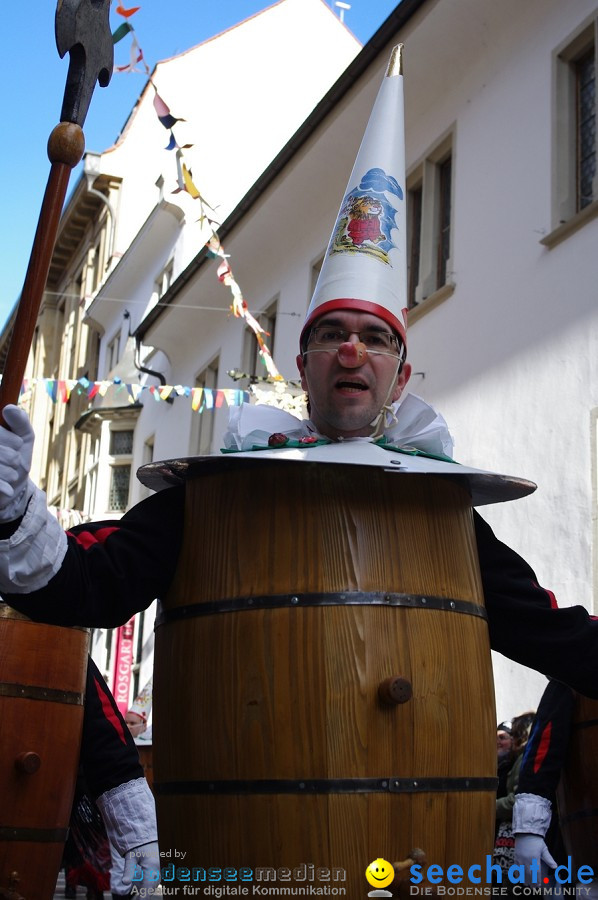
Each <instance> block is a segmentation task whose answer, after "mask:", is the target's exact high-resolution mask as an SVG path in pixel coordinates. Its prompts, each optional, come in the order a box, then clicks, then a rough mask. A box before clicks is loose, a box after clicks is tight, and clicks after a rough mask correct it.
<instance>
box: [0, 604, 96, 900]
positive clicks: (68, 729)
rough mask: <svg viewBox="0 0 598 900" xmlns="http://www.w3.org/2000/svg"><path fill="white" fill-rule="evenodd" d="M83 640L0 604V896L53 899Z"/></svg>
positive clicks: (67, 805)
mask: <svg viewBox="0 0 598 900" xmlns="http://www.w3.org/2000/svg"><path fill="white" fill-rule="evenodd" d="M87 640H88V635H87V631H85V629H82V628H58V627H56V626H53V625H38V624H36V623H34V622H31V621H30V620H29V619H27V618H26V617H25V616H22V615H20V613H17V612H15V611H14V610H12V609H10V607H7V606H6V605H5V604H0V722H1V723H2V728H1V732H0V742H1V750H0V797H1V798H2V799H1V802H0V897H4V896H18V895H21V896H23V897H25V898H26V900H50V898H52V897H53V896H54V889H55V887H56V879H57V877H58V872H59V870H60V862H61V859H62V851H63V846H64V842H65V839H66V835H67V829H68V824H69V817H70V813H71V804H72V801H73V792H74V788H75V778H76V774H77V767H78V763H79V749H80V740H81V728H82V723H83V698H84V690H85V676H86V671H87ZM11 889H12V890H14V891H15V892H16V893H15V894H14V895H11V894H10V893H9V891H10V890H11Z"/></svg>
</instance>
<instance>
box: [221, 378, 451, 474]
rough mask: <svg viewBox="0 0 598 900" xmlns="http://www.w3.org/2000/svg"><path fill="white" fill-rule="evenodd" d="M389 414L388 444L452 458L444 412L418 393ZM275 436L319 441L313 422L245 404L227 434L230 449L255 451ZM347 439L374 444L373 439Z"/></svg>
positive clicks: (403, 399)
mask: <svg viewBox="0 0 598 900" xmlns="http://www.w3.org/2000/svg"><path fill="white" fill-rule="evenodd" d="M391 410H392V413H387V414H386V427H385V429H384V437H385V439H386V443H389V444H392V445H393V446H394V447H398V448H400V449H403V450H419V451H421V452H423V453H429V454H431V455H432V456H448V457H451V458H452V454H453V439H452V437H451V435H450V432H449V430H448V426H447V424H446V422H445V420H444V418H443V417H442V416H441V415H440V413H438V412H436V410H435V409H434V408H433V407H432V406H430V404H429V403H426V401H425V400H422V399H421V397H418V396H416V395H415V394H404V395H403V396H402V397H401V398H400V399H399V400H397V401H396V403H394V404H393V405H392V407H391ZM273 434H282V435H284V436H285V437H287V438H288V439H289V440H291V441H302V442H305V443H308V441H306V440H305V439H308V438H312V439H313V438H315V439H317V438H319V437H320V435H318V433H317V431H316V429H315V428H314V425H313V423H312V422H310V420H309V419H298V418H297V417H296V416H294V415H292V414H291V413H288V412H285V411H284V410H282V409H277V408H276V407H273V406H266V405H257V406H254V405H252V404H249V403H244V404H243V405H242V406H238V407H233V408H232V409H231V413H230V419H229V423H228V429H227V431H226V433H225V435H224V446H225V449H227V450H252V449H253V448H254V447H267V446H268V440H269V438H270V437H271V435H273ZM345 440H357V441H371V438H368V437H366V438H346V439H345Z"/></svg>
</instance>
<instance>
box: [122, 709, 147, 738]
mask: <svg viewBox="0 0 598 900" xmlns="http://www.w3.org/2000/svg"><path fill="white" fill-rule="evenodd" d="M125 722H126V723H127V725H128V726H129V731H130V732H131V734H132V735H133V737H138V736H139V735H140V734H142V733H143V732H144V731H145V730H146V728H147V725H146V722H145V719H144V718H143V716H140V715H139V714H138V713H136V712H131V710H130V709H129V710H128V711H127V713H126V715H125Z"/></svg>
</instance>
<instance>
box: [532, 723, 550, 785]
mask: <svg viewBox="0 0 598 900" xmlns="http://www.w3.org/2000/svg"><path fill="white" fill-rule="evenodd" d="M551 733H552V722H548V724H547V725H546V727H545V728H544V731H543V732H542V737H541V738H540V741H539V743H538V749H537V750H536V756H535V758H534V775H537V774H538V772H539V770H540V768H541V767H542V763H543V762H544V760H545V758H546V754H547V753H548V748H549V747H550V735H551Z"/></svg>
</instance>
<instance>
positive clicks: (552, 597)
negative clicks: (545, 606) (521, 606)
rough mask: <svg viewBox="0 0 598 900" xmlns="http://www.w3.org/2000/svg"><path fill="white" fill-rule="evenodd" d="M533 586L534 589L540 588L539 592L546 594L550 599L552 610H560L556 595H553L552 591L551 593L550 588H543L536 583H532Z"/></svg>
mask: <svg viewBox="0 0 598 900" xmlns="http://www.w3.org/2000/svg"><path fill="white" fill-rule="evenodd" d="M532 584H533V586H534V587H536V588H538V590H539V591H544V593H545V594H546V596H547V597H548V599H549V600H550V608H551V609H558V608H559V605H558V603H557V600H556V597H555V596H554V594H553V593H552V591H549V590H548V588H545V587H542V586H541V585H539V584H536V582H535V581H532Z"/></svg>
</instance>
